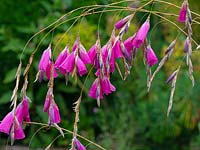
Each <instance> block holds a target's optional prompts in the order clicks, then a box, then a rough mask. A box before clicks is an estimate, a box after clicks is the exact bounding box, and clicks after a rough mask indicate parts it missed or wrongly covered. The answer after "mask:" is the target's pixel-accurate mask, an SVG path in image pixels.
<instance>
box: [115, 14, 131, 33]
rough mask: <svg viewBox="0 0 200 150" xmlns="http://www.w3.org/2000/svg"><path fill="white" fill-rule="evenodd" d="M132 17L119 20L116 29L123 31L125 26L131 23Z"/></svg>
mask: <svg viewBox="0 0 200 150" xmlns="http://www.w3.org/2000/svg"><path fill="white" fill-rule="evenodd" d="M130 17H131V15H129V16H126V17H125V18H123V19H121V20H119V21H118V22H117V23H116V24H115V28H116V29H118V30H119V29H121V28H122V27H124V25H125V24H126V23H127V22H128V21H129V19H130Z"/></svg>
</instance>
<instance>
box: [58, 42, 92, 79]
mask: <svg viewBox="0 0 200 150" xmlns="http://www.w3.org/2000/svg"><path fill="white" fill-rule="evenodd" d="M79 40H80V39H79V38H77V40H76V41H75V43H74V45H73V48H72V52H71V54H69V55H68V56H67V58H66V59H65V60H64V61H63V63H62V64H61V65H60V66H59V67H58V68H59V70H60V72H61V73H62V74H66V73H72V72H73V71H74V69H76V70H75V71H78V73H79V74H80V75H81V76H82V75H84V74H86V73H87V68H86V66H85V65H86V64H90V63H91V60H90V57H89V56H88V53H87V51H86V50H85V48H84V47H83V45H82V44H81V43H80V41H79Z"/></svg>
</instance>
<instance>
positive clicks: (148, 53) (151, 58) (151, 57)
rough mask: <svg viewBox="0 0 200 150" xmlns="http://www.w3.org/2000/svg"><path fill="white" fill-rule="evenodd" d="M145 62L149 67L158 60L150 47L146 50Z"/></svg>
mask: <svg viewBox="0 0 200 150" xmlns="http://www.w3.org/2000/svg"><path fill="white" fill-rule="evenodd" d="M146 61H147V64H148V65H149V66H150V67H152V66H153V65H155V64H157V63H158V58H157V57H156V54H155V53H154V51H153V49H152V48H151V46H150V45H148V46H147V48H146Z"/></svg>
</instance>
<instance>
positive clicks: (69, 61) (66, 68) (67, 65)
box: [59, 51, 75, 74]
mask: <svg viewBox="0 0 200 150" xmlns="http://www.w3.org/2000/svg"><path fill="white" fill-rule="evenodd" d="M74 65H75V51H73V52H71V54H69V55H68V57H67V58H66V59H65V60H64V62H63V63H62V64H61V65H60V66H59V69H60V71H61V73H63V74H66V73H71V72H72V71H73V70H74Z"/></svg>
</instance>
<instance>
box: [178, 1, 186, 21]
mask: <svg viewBox="0 0 200 150" xmlns="http://www.w3.org/2000/svg"><path fill="white" fill-rule="evenodd" d="M187 7H188V4H187V1H186V0H184V2H183V3H182V6H181V9H180V12H179V16H178V21H179V22H185V21H186V15H187Z"/></svg>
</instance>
